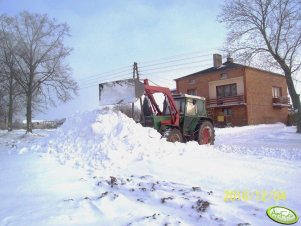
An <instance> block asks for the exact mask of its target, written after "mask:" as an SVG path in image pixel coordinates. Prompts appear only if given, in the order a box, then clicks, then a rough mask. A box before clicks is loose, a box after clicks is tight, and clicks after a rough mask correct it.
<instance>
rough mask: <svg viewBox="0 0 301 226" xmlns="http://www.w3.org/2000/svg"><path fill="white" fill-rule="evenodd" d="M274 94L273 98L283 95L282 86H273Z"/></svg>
mask: <svg viewBox="0 0 301 226" xmlns="http://www.w3.org/2000/svg"><path fill="white" fill-rule="evenodd" d="M272 95H273V98H279V97H281V88H280V87H272Z"/></svg>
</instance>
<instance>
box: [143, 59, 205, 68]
mask: <svg viewBox="0 0 301 226" xmlns="http://www.w3.org/2000/svg"><path fill="white" fill-rule="evenodd" d="M202 62H209V59H208V60H201V61H193V62H186V63H181V64H173V65H168V66H164V67H157V68H150V69H146V70H142V71H156V70H160V69H165V68H172V67H179V66H182V65H189V64H199V63H202Z"/></svg>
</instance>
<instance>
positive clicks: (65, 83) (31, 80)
mask: <svg viewBox="0 0 301 226" xmlns="http://www.w3.org/2000/svg"><path fill="white" fill-rule="evenodd" d="M68 36H70V34H69V27H68V26H67V24H64V23H58V22H57V21H56V19H51V18H49V17H48V16H47V15H46V14H35V13H29V12H26V11H24V12H22V13H20V14H18V15H16V16H14V17H12V16H8V15H4V14H2V15H0V126H1V125H2V126H3V125H5V127H6V128H7V129H8V131H11V130H12V128H13V118H14V116H15V114H17V113H25V114H26V131H27V132H32V115H33V112H36V111H39V110H41V109H43V108H47V107H48V106H54V105H55V103H56V102H57V101H62V102H66V101H68V100H70V99H71V98H72V95H76V94H77V91H78V85H77V83H76V82H75V81H74V80H73V79H72V77H71V68H70V67H69V65H68V63H67V62H66V61H65V60H66V57H67V56H68V55H69V54H70V53H71V51H72V49H71V48H69V47H67V46H65V45H64V41H65V38H66V37H68Z"/></svg>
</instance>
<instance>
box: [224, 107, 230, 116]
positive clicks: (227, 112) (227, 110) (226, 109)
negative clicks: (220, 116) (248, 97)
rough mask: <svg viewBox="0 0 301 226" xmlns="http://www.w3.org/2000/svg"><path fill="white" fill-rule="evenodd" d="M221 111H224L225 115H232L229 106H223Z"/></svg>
mask: <svg viewBox="0 0 301 226" xmlns="http://www.w3.org/2000/svg"><path fill="white" fill-rule="evenodd" d="M223 112H224V115H225V116H231V115H232V110H231V108H224V110H223Z"/></svg>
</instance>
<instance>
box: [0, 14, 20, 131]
mask: <svg viewBox="0 0 301 226" xmlns="http://www.w3.org/2000/svg"><path fill="white" fill-rule="evenodd" d="M10 19H11V18H9V17H5V16H1V17H0V24H1V26H0V74H1V79H0V83H1V89H2V92H3V100H6V102H7V104H6V105H5V106H3V110H4V111H6V112H7V113H6V115H7V129H8V131H12V124H13V115H14V113H17V110H19V109H18V107H20V104H21V102H22V100H21V94H22V93H21V89H20V86H19V84H18V83H17V82H16V80H15V77H16V76H17V70H16V64H15V60H14V58H13V56H12V53H11V52H10V48H8V47H7V45H8V43H10V42H11V35H10V34H8V33H7V32H6V24H7V22H8V20H10ZM7 108H8V109H7Z"/></svg>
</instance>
